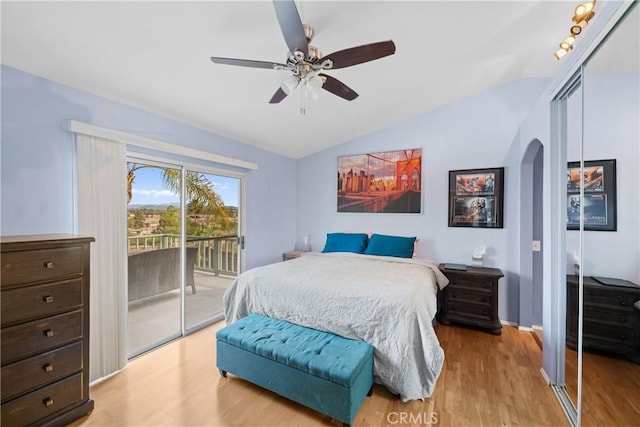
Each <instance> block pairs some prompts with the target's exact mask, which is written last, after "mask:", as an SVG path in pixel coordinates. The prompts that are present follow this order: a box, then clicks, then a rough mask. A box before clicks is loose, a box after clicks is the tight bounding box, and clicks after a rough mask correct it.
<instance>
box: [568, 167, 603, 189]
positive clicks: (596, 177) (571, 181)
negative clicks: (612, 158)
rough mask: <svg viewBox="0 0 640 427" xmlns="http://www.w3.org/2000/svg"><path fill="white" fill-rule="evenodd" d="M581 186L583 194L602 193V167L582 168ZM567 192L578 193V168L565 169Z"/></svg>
mask: <svg viewBox="0 0 640 427" xmlns="http://www.w3.org/2000/svg"><path fill="white" fill-rule="evenodd" d="M582 175H583V179H582V184H583V185H584V191H585V192H595V191H604V178H605V177H604V167H603V166H602V165H599V166H592V167H586V166H585V168H584V173H583V174H582ZM567 192H568V193H579V192H580V167H577V168H574V167H571V168H568V169H567Z"/></svg>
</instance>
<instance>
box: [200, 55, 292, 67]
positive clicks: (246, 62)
mask: <svg viewBox="0 0 640 427" xmlns="http://www.w3.org/2000/svg"><path fill="white" fill-rule="evenodd" d="M211 61H213V62H214V63H216V64H226V65H237V66H239V67H252V68H269V69H271V70H286V69H287V66H286V65H285V64H279V63H277V62H268V61H253V60H251V59H236V58H218V57H217V56H212V57H211Z"/></svg>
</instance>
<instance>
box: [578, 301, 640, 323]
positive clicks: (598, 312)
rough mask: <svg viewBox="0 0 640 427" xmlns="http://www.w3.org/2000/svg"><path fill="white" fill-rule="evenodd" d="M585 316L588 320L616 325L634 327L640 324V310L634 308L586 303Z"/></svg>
mask: <svg viewBox="0 0 640 427" xmlns="http://www.w3.org/2000/svg"><path fill="white" fill-rule="evenodd" d="M584 318H585V319H586V320H588V321H594V322H602V323H606V324H609V325H613V326H616V327H628V328H630V327H633V326H634V325H638V324H640V311H637V310H634V309H625V308H619V309H618V308H616V309H612V308H610V307H606V308H605V307H602V306H597V305H591V304H585V305H584Z"/></svg>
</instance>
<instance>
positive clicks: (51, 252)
mask: <svg viewBox="0 0 640 427" xmlns="http://www.w3.org/2000/svg"><path fill="white" fill-rule="evenodd" d="M0 263H1V265H2V271H1V276H0V281H1V283H2V287H5V286H10V285H19V284H22V283H32V282H39V281H44V280H56V279H60V278H65V277H69V276H72V275H76V274H81V273H82V265H83V248H82V247H80V246H72V247H68V248H56V249H39V250H33V251H17V252H6V253H3V254H2V259H1V261H0Z"/></svg>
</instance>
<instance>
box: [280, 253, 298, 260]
mask: <svg viewBox="0 0 640 427" xmlns="http://www.w3.org/2000/svg"><path fill="white" fill-rule="evenodd" d="M301 256H302V251H289V252H285V253H283V254H282V260H283V261H289V260H292V259H296V258H300V257H301Z"/></svg>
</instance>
